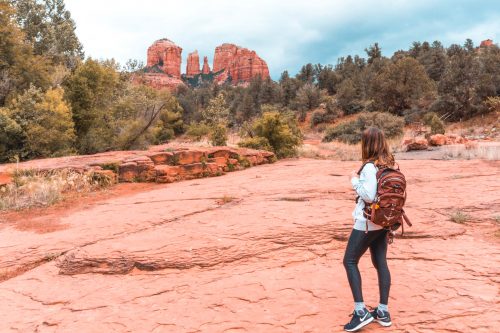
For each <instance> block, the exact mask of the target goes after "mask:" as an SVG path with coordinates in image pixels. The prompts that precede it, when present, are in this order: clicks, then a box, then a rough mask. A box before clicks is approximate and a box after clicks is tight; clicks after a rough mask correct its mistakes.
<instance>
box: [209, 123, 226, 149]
mask: <svg viewBox="0 0 500 333" xmlns="http://www.w3.org/2000/svg"><path fill="white" fill-rule="evenodd" d="M209 139H210V144H211V145H212V146H225V145H226V144H227V127H226V126H225V125H224V124H220V123H219V124H215V125H213V126H212V128H211V129H210V134H209Z"/></svg>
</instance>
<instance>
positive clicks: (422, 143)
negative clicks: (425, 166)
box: [406, 139, 429, 151]
mask: <svg viewBox="0 0 500 333" xmlns="http://www.w3.org/2000/svg"><path fill="white" fill-rule="evenodd" d="M428 148H429V143H428V142H427V140H426V139H415V140H412V141H411V142H410V143H409V144H408V145H407V146H406V150H407V151H412V150H427V149H428Z"/></svg>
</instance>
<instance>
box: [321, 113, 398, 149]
mask: <svg viewBox="0 0 500 333" xmlns="http://www.w3.org/2000/svg"><path fill="white" fill-rule="evenodd" d="M371 126H375V127H378V128H380V129H381V130H383V131H384V134H385V136H386V138H394V137H397V136H400V135H402V134H403V128H404V120H403V118H402V117H398V116H394V115H391V114H389V113H384V112H373V113H363V114H361V115H360V116H359V117H358V119H356V120H353V121H350V122H345V123H342V124H339V125H336V126H333V127H329V128H328V129H327V130H326V134H325V137H324V138H323V142H330V141H333V140H338V141H341V142H345V143H350V144H355V143H358V142H360V141H361V135H362V133H363V131H364V130H365V129H367V128H368V127H371Z"/></svg>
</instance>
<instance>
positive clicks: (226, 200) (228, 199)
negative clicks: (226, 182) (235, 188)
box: [217, 195, 236, 205]
mask: <svg viewBox="0 0 500 333" xmlns="http://www.w3.org/2000/svg"><path fill="white" fill-rule="evenodd" d="M234 199H236V198H235V197H232V196H230V195H224V196H223V197H222V198H220V199H217V203H218V204H219V205H225V204H228V203H230V202H233V201H234Z"/></svg>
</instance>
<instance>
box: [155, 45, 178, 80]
mask: <svg viewBox="0 0 500 333" xmlns="http://www.w3.org/2000/svg"><path fill="white" fill-rule="evenodd" d="M181 54H182V48H180V47H179V46H177V45H175V43H174V42H172V41H171V40H169V39H166V38H164V39H159V40H157V41H156V42H154V43H153V45H151V46H150V47H148V62H147V64H148V67H153V66H158V68H159V69H160V70H162V71H163V72H164V73H165V74H167V75H170V76H173V77H176V78H180V77H181V62H182V58H181Z"/></svg>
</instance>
